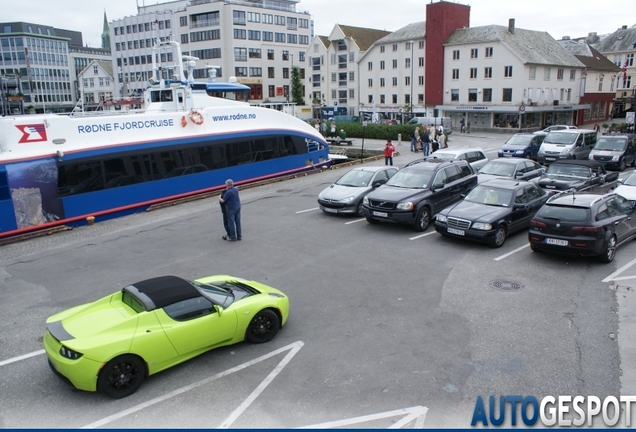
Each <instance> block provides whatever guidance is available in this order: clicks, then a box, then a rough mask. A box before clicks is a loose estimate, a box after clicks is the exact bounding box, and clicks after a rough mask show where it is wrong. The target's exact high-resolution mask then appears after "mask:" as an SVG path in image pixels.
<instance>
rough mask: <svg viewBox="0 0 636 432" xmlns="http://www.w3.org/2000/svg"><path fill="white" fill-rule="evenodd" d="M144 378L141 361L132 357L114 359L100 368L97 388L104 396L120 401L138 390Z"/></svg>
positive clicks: (143, 368)
mask: <svg viewBox="0 0 636 432" xmlns="http://www.w3.org/2000/svg"><path fill="white" fill-rule="evenodd" d="M145 376H146V367H145V365H144V362H143V360H141V359H140V358H139V357H137V356H134V355H123V356H119V357H115V358H114V359H112V360H111V361H109V362H108V363H106V366H104V367H103V368H102V370H101V371H100V373H99V377H98V378H97V388H98V389H99V390H100V391H101V392H102V393H104V394H105V395H106V396H108V397H111V398H113V399H121V398H125V397H126V396H130V395H131V394H133V393H134V392H136V391H137V389H139V386H141V383H142V382H143V380H144V378H145Z"/></svg>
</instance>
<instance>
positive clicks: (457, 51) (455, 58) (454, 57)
mask: <svg viewBox="0 0 636 432" xmlns="http://www.w3.org/2000/svg"><path fill="white" fill-rule="evenodd" d="M453 60H459V50H453Z"/></svg>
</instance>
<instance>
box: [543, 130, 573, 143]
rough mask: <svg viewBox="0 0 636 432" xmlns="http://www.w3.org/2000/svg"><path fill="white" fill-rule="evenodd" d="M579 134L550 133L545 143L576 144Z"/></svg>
mask: <svg viewBox="0 0 636 432" xmlns="http://www.w3.org/2000/svg"><path fill="white" fill-rule="evenodd" d="M577 137H578V134H575V133H566V132H550V133H549V134H548V136H547V137H545V140H544V142H545V143H546V144H574V142H575V141H576V138H577Z"/></svg>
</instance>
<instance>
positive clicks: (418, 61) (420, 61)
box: [417, 57, 424, 67]
mask: <svg viewBox="0 0 636 432" xmlns="http://www.w3.org/2000/svg"><path fill="white" fill-rule="evenodd" d="M417 65H418V66H419V67H424V57H418V58H417Z"/></svg>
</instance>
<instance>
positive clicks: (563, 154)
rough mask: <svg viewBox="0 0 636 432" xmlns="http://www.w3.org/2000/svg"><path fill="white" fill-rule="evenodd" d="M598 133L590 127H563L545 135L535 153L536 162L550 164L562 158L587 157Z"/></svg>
mask: <svg viewBox="0 0 636 432" xmlns="http://www.w3.org/2000/svg"><path fill="white" fill-rule="evenodd" d="M597 137H598V133H597V132H596V131H595V130H590V129H565V130H557V131H552V132H550V133H548V135H546V137H545V138H544V140H543V143H541V147H540V148H539V152H538V153H537V162H539V163H540V164H550V163H552V162H554V161H557V160H563V159H587V158H588V156H589V155H590V152H591V151H592V148H593V147H594V144H596V140H597Z"/></svg>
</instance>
